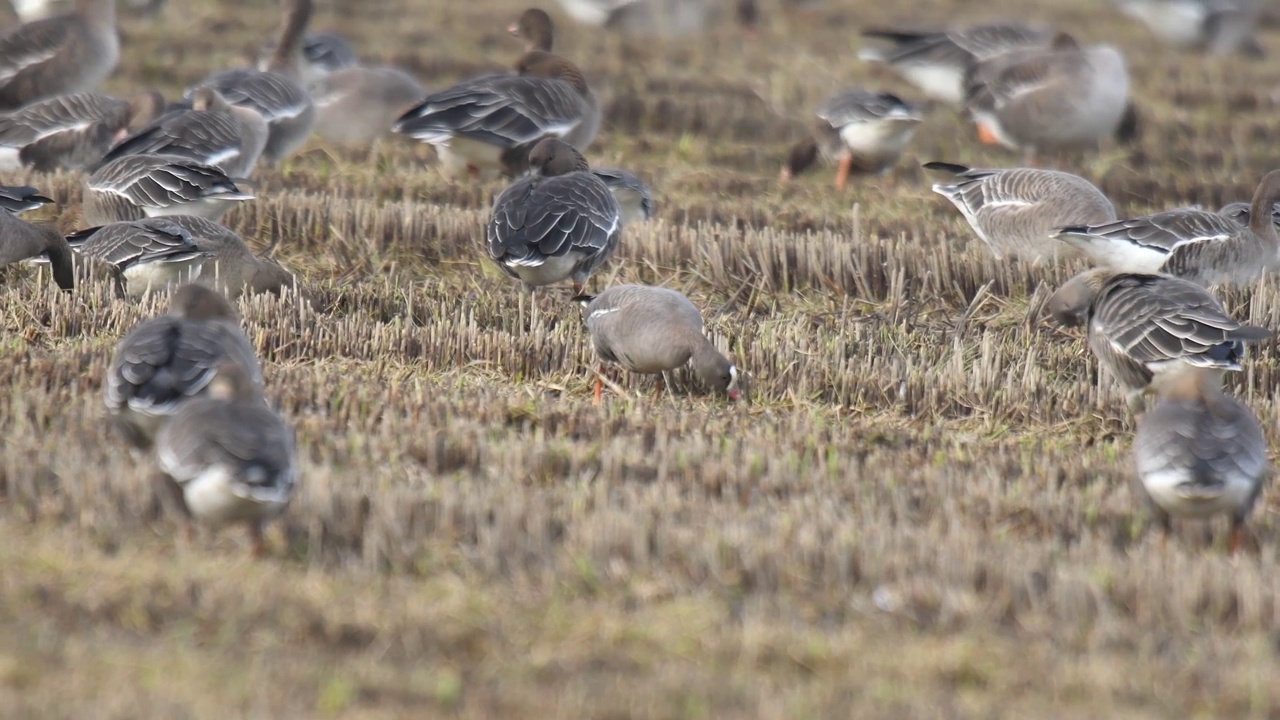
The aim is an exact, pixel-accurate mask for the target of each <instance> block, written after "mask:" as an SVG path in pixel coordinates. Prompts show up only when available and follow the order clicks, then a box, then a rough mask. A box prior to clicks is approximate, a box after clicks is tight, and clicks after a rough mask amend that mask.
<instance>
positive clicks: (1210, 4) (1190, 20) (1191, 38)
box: [1116, 0, 1263, 57]
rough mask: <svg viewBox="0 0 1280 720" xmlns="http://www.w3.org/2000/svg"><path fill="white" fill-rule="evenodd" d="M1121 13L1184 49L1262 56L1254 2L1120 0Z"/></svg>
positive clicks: (1256, 7) (1244, 0) (1239, 0)
mask: <svg viewBox="0 0 1280 720" xmlns="http://www.w3.org/2000/svg"><path fill="white" fill-rule="evenodd" d="M1116 4H1117V5H1118V6H1119V8H1120V12H1122V13H1124V14H1125V15H1127V16H1129V17H1131V18H1133V19H1134V20H1137V21H1138V22H1141V23H1142V24H1143V25H1146V26H1147V28H1148V29H1149V30H1151V32H1153V33H1155V34H1156V35H1157V36H1159V37H1160V39H1161V40H1164V41H1165V42H1167V43H1169V44H1170V45H1172V46H1174V47H1176V48H1179V49H1182V50H1201V51H1204V52H1208V53H1211V54H1214V55H1227V54H1231V53H1238V54H1240V55H1245V56H1248V57H1262V56H1263V52H1262V48H1261V47H1260V46H1259V45H1258V42H1257V40H1255V39H1254V38H1253V26H1254V23H1255V22H1256V20H1257V17H1258V10H1259V8H1258V3H1257V2H1254V0H1117V2H1116Z"/></svg>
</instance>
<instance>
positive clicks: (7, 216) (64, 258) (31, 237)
mask: <svg viewBox="0 0 1280 720" xmlns="http://www.w3.org/2000/svg"><path fill="white" fill-rule="evenodd" d="M7 209H8V208H7V206H6V210H7ZM33 258H47V259H48V262H49V265H50V267H51V268H52V270H53V280H54V282H56V283H57V284H58V287H60V288H62V289H63V290H71V289H73V288H74V287H75V265H74V261H73V258H72V254H71V248H69V247H68V246H67V241H66V238H64V237H62V233H60V232H58V229H57V228H56V227H54V226H53V225H52V224H51V223H40V224H36V225H32V224H30V223H28V222H26V221H25V220H23V219H21V218H19V217H17V215H15V214H14V213H13V211H8V212H0V267H4V266H5V265H9V264H12V263H16V262H20V261H22V260H31V259H33Z"/></svg>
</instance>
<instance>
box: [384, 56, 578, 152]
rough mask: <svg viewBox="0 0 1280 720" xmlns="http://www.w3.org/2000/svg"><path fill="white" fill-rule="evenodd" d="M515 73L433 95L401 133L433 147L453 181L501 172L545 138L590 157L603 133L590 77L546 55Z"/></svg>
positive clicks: (406, 118)
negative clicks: (598, 135)
mask: <svg viewBox="0 0 1280 720" xmlns="http://www.w3.org/2000/svg"><path fill="white" fill-rule="evenodd" d="M515 69H516V73H517V74H516V75H508V74H493V75H485V76H482V77H478V78H474V79H471V80H466V81H463V82H461V83H459V84H458V85H455V86H453V87H451V88H448V89H447V90H442V91H440V92H437V93H433V94H431V95H428V96H427V97H426V99H424V100H422V101H421V102H420V103H419V104H418V105H417V106H415V107H413V108H411V109H409V110H408V111H407V112H406V113H405V114H404V115H402V116H401V117H400V119H399V120H397V121H396V124H395V126H394V129H395V131H396V132H397V133H400V134H402V135H407V136H409V137H411V138H414V139H416V140H420V141H422V142H425V143H429V144H430V145H432V146H433V147H434V148H435V150H436V154H437V155H438V156H439V158H440V163H441V167H442V168H443V170H444V172H445V174H446V176H449V177H454V176H456V175H458V174H459V173H460V172H461V171H463V170H465V171H467V172H468V173H470V174H471V175H472V176H473V177H475V176H480V175H482V174H483V175H491V174H495V173H497V172H501V171H502V170H503V168H504V167H509V166H510V165H511V159H510V158H509V157H506V156H507V155H508V154H509V153H511V152H512V151H516V150H518V149H520V148H522V147H530V146H531V145H532V144H533V143H534V142H536V141H538V140H539V139H540V138H543V137H548V136H550V137H556V138H560V139H561V140H563V141H565V142H566V143H568V144H570V145H572V146H573V147H574V148H576V149H578V150H579V151H581V150H584V149H586V147H587V146H588V145H589V144H591V141H592V140H593V139H594V138H595V136H596V131H597V130H599V128H600V102H599V100H597V98H596V96H595V93H593V92H592V91H591V88H589V87H588V86H587V81H586V79H585V78H584V77H583V75H582V71H581V70H579V69H578V67H577V66H576V65H574V64H573V63H572V62H570V61H569V60H568V59H566V58H564V57H562V56H560V55H556V54H553V53H549V52H546V51H543V50H533V51H531V52H527V53H525V54H524V56H523V57H521V58H520V60H519V61H517V62H516V65H515Z"/></svg>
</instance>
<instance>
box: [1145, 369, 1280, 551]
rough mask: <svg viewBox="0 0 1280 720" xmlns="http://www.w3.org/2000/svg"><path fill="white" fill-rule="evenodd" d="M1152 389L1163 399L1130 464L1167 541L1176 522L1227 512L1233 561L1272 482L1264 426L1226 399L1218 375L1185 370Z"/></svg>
mask: <svg viewBox="0 0 1280 720" xmlns="http://www.w3.org/2000/svg"><path fill="white" fill-rule="evenodd" d="M1155 386H1156V393H1157V397H1158V400H1157V401H1156V403H1155V406H1154V407H1152V408H1151V411H1150V412H1148V413H1147V414H1146V415H1144V416H1143V417H1142V419H1141V420H1140V421H1139V423H1138V431H1137V434H1136V435H1135V436H1134V439H1133V458H1134V464H1135V465H1136V466H1137V468H1138V477H1139V479H1140V480H1141V481H1142V487H1143V489H1144V490H1145V491H1146V495H1147V499H1148V501H1149V502H1150V505H1151V508H1152V510H1153V513H1154V515H1155V518H1156V522H1157V523H1158V524H1159V525H1160V528H1161V530H1163V531H1164V534H1163V536H1162V537H1164V538H1167V537H1168V535H1169V533H1170V532H1171V531H1172V529H1173V518H1172V516H1173V515H1177V516H1179V517H1190V518H1207V517H1210V516H1213V515H1217V514H1220V513H1225V514H1227V515H1230V516H1231V535H1230V537H1229V539H1228V543H1227V544H1228V549H1229V550H1230V552H1231V553H1232V554H1235V553H1236V552H1237V551H1239V549H1240V546H1241V545H1242V544H1243V540H1244V524H1245V521H1246V520H1248V518H1249V514H1250V512H1252V510H1253V506H1254V504H1255V503H1256V502H1257V500H1258V496H1259V495H1261V494H1262V487H1263V485H1265V484H1266V482H1267V480H1268V479H1269V477H1270V475H1271V467H1270V463H1269V461H1268V460H1267V442H1266V439H1265V437H1264V436H1263V434H1262V426H1261V425H1260V424H1259V423H1258V419H1257V418H1256V417H1255V416H1254V414H1253V412H1252V411H1251V410H1249V406H1247V405H1245V404H1244V403H1242V402H1240V401H1239V400H1237V399H1235V398H1233V397H1230V396H1228V395H1226V394H1225V393H1223V392H1222V376H1221V373H1220V372H1217V371H1215V370H1212V369H1206V368H1186V369H1183V370H1181V371H1179V372H1175V373H1169V374H1168V375H1167V376H1165V377H1163V378H1160V379H1159V380H1157V381H1156V382H1155Z"/></svg>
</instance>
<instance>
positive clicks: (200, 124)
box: [102, 110, 240, 167]
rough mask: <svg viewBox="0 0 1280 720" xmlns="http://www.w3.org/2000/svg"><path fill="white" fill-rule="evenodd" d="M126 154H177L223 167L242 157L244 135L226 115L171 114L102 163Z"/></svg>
mask: <svg viewBox="0 0 1280 720" xmlns="http://www.w3.org/2000/svg"><path fill="white" fill-rule="evenodd" d="M125 155H173V156H176V157H181V158H186V159H188V160H194V161H195V162H198V163H203V164H205V165H213V166H217V167H222V166H224V165H225V164H226V163H228V162H232V161H234V160H236V159H237V158H239V157H240V132H239V128H238V127H236V124H235V122H234V121H233V120H232V118H231V117H230V116H228V115H226V114H224V113H219V112H201V111H197V110H189V111H185V112H175V113H170V114H168V115H166V116H165V117H163V118H161V119H160V121H158V122H155V123H152V124H150V125H148V126H147V127H145V128H143V129H141V130H139V131H138V132H136V133H134V134H133V135H131V136H129V137H127V138H125V139H124V140H121V141H120V142H119V143H117V144H116V145H115V147H113V148H111V150H110V151H109V152H108V153H107V154H106V155H105V156H104V157H103V159H102V160H103V162H104V163H106V162H110V161H112V160H115V159H117V158H120V157H124V156H125Z"/></svg>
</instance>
